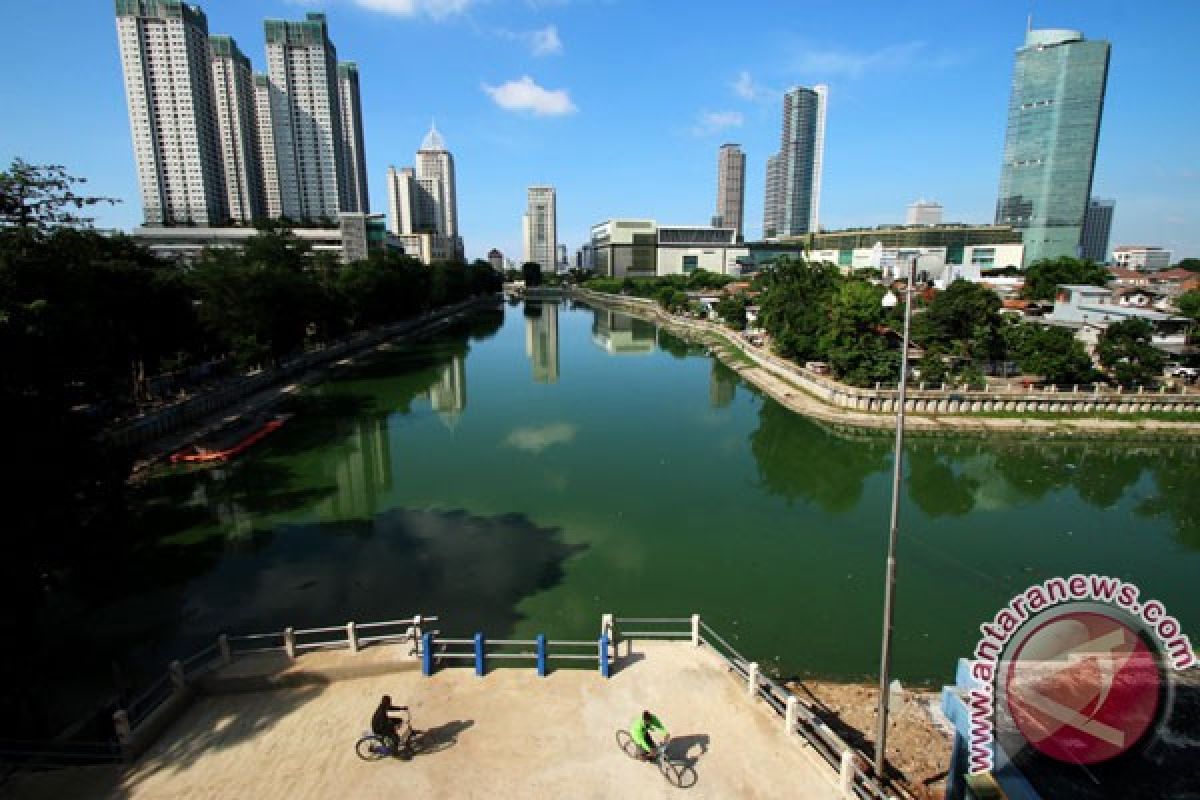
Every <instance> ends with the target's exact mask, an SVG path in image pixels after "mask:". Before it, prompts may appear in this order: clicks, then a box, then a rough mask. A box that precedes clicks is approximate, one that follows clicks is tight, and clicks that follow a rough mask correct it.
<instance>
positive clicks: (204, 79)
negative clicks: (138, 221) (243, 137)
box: [116, 0, 228, 225]
mask: <svg viewBox="0 0 1200 800" xmlns="http://www.w3.org/2000/svg"><path fill="white" fill-rule="evenodd" d="M116 12H117V41H118V44H119V46H120V50H121V68H122V71H123V72H124V75H125V96H126V100H127V103H128V106H129V127H130V131H131V133H132V136H133V154H134V160H135V161H136V163H137V174H138V185H139V187H140V189H141V195H142V209H143V213H144V215H145V221H146V224H147V225H169V224H197V225H216V224H221V223H223V222H225V220H226V217H227V216H228V209H227V204H226V193H225V178H224V173H223V170H222V168H221V151H220V146H219V137H218V134H217V120H216V114H215V112H214V105H213V96H212V65H211V64H210V61H209V45H208V20H207V18H206V17H205V16H204V12H203V11H201V10H200V8H199V7H198V6H194V5H189V4H187V3H182V2H179V0H117V3H116Z"/></svg>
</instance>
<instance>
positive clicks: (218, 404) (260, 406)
mask: <svg viewBox="0 0 1200 800" xmlns="http://www.w3.org/2000/svg"><path fill="white" fill-rule="evenodd" d="M499 302H500V301H499V299H498V297H496V296H493V295H489V296H481V297H475V298H471V299H468V300H465V301H463V302H461V303H457V304H455V305H453V306H447V307H445V308H440V309H436V310H434V311H430V312H427V313H426V314H423V315H422V316H420V317H418V318H416V319H411V320H405V321H404V322H400V323H397V324H395V325H390V326H387V327H383V328H377V329H375V330H373V331H369V332H364V333H361V334H358V335H356V336H355V337H353V338H351V339H348V340H346V341H344V342H341V343H339V344H338V345H336V346H333V347H328V348H326V349H324V350H321V351H316V352H313V353H308V354H306V355H305V356H304V357H303V361H302V362H301V363H299V364H294V365H289V366H288V367H285V368H282V369H277V370H273V371H265V372H263V373H259V374H257V375H255V376H254V377H253V379H251V380H252V382H251V383H250V384H249V385H238V386H236V387H221V388H219V389H217V390H215V391H213V392H211V393H209V396H198V397H196V398H192V399H190V400H189V401H188V402H189V403H191V404H194V406H195V410H196V413H194V414H190V415H183V414H180V413H179V409H178V408H170V409H164V410H162V411H160V412H157V413H158V415H160V416H162V417H164V419H162V420H155V419H154V418H153V417H154V415H147V417H146V418H143V419H140V420H137V421H135V422H133V423H129V424H127V425H126V426H124V427H125V428H127V429H132V434H133V435H130V434H129V433H125V432H123V431H114V432H110V433H109V434H108V438H109V439H110V440H111V441H114V442H116V443H118V444H126V445H127V446H135V447H137V449H138V460H137V462H136V463H135V464H134V468H133V477H134V478H137V477H138V476H139V475H140V474H141V473H143V472H144V470H145V469H146V468H148V467H150V466H152V465H154V464H156V463H159V462H161V461H162V460H163V459H164V458H166V456H168V455H169V454H170V453H173V452H175V451H177V450H179V449H180V448H182V447H185V446H187V445H188V444H190V443H191V442H194V441H195V440H197V439H199V438H200V437H203V436H208V435H211V434H213V433H216V432H218V431H220V430H222V429H224V428H226V427H228V426H230V425H234V424H236V423H237V422H238V421H240V420H242V419H244V418H246V417H247V416H250V415H253V414H260V413H263V412H265V411H268V410H270V409H271V408H273V407H274V406H276V405H277V404H279V403H280V402H282V401H283V400H284V399H286V398H287V397H290V396H292V395H294V394H295V393H296V392H298V391H299V390H301V389H302V388H304V387H305V386H308V385H310V384H313V383H316V382H319V381H320V380H322V379H324V377H325V376H326V374H327V373H328V370H329V369H331V368H333V367H337V366H344V365H348V364H352V363H353V362H354V359H355V358H356V357H358V356H360V355H362V354H364V353H368V352H372V351H374V350H377V349H379V348H381V347H384V346H387V345H388V343H389V342H394V341H403V340H406V339H416V338H420V337H422V336H427V335H429V334H431V333H434V332H435V331H438V330H441V329H442V328H445V327H446V326H448V325H451V324H452V323H453V322H454V321H456V320H458V319H461V318H463V317H464V316H466V315H469V314H472V313H474V312H475V310H476V309H478V308H482V307H488V306H494V305H497V304H498V303H499ZM123 434H124V435H123Z"/></svg>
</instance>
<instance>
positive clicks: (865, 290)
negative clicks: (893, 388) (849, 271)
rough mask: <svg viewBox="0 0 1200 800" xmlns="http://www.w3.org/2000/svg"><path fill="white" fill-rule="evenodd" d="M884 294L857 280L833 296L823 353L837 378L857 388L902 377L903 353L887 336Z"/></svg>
mask: <svg viewBox="0 0 1200 800" xmlns="http://www.w3.org/2000/svg"><path fill="white" fill-rule="evenodd" d="M883 293H884V289H883V287H882V286H877V285H875V284H872V283H867V282H865V281H857V280H853V281H846V282H845V283H843V284H842V285H841V286H840V287H839V288H838V290H837V291H836V292H835V293H834V295H833V300H832V303H831V305H830V311H829V326H828V328H827V330H826V332H825V334H824V335H823V336H822V339H821V350H822V351H823V352H824V353H825V354H826V357H827V359H828V360H829V366H830V368H831V369H832V370H833V374H834V375H835V376H836V377H838V378H839V379H840V380H843V381H845V382H846V383H849V384H852V385H854V386H870V385H872V384H874V383H876V382H881V383H883V382H886V383H892V382H894V381H895V380H896V379H897V378H898V377H899V374H900V358H899V353H898V352H896V351H894V350H892V349H891V348H890V347H888V343H887V339H886V338H884V335H883V320H884V309H883V304H882V302H881V301H882V300H883Z"/></svg>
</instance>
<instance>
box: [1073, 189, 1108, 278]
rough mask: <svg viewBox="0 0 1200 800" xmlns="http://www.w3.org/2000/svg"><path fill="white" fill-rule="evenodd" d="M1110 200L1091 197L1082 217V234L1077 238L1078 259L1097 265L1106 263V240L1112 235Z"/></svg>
mask: <svg viewBox="0 0 1200 800" xmlns="http://www.w3.org/2000/svg"><path fill="white" fill-rule="evenodd" d="M1114 205H1115V203H1114V202H1113V201H1112V200H1100V199H1098V198H1095V197H1093V198H1092V199H1091V200H1089V201H1088V205H1087V211H1086V212H1084V215H1083V232H1082V233H1081V234H1080V237H1079V257H1080V258H1086V259H1087V260H1088V261H1093V262H1095V263H1097V264H1103V263H1105V262H1107V261H1108V239H1109V236H1110V235H1111V233H1112V218H1113V206H1114Z"/></svg>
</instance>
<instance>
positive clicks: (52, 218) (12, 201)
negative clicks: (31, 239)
mask: <svg viewBox="0 0 1200 800" xmlns="http://www.w3.org/2000/svg"><path fill="white" fill-rule="evenodd" d="M86 182H87V181H86V179H84V178H76V177H74V176H72V175H70V174H68V173H67V168H66V167H64V166H61V165H59V164H45V165H35V164H30V163H28V162H27V161H25V160H24V159H21V158H14V159H13V162H12V164H11V165H10V166H9V168H8V170H7V171H6V172H0V229H12V230H17V231H21V232H24V233H39V234H44V233H48V232H49V231H51V230H53V229H56V228H63V227H77V226H81V225H85V226H86V225H89V224H91V221H92V220H91V218H90V217H82V216H79V215H77V214H76V213H75V212H76V211H80V210H82V209H84V208H87V207H89V206H94V205H97V204H99V203H108V204H109V205H115V204H116V203H119V202H120V201H119V200H116V199H114V198H111V197H92V196H88V195H80V194H76V193H75V191H74V189H73V188H72V187H73V186H75V185H76V184H81V183H86Z"/></svg>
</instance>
